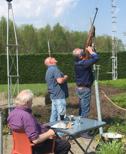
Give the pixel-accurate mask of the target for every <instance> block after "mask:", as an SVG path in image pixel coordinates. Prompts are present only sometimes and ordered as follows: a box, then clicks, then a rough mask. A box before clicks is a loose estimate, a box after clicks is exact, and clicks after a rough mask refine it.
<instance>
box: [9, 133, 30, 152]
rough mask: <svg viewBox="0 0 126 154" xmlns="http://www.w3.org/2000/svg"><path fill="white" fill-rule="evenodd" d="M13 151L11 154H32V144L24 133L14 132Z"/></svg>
mask: <svg viewBox="0 0 126 154" xmlns="http://www.w3.org/2000/svg"><path fill="white" fill-rule="evenodd" d="M12 136H13V150H12V153H11V154H32V144H31V142H30V141H29V139H28V137H27V135H26V134H25V133H24V132H15V131H12Z"/></svg>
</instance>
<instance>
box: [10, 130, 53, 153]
mask: <svg viewBox="0 0 126 154" xmlns="http://www.w3.org/2000/svg"><path fill="white" fill-rule="evenodd" d="M12 136H13V149H12V153H11V154H32V146H34V144H32V143H31V142H30V140H29V138H28V137H27V135H26V134H25V133H24V132H15V131H12ZM54 148H55V140H53V145H52V149H51V152H50V153H48V154H51V153H54ZM42 154H44V153H42Z"/></svg>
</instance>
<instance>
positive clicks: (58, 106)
mask: <svg viewBox="0 0 126 154" xmlns="http://www.w3.org/2000/svg"><path fill="white" fill-rule="evenodd" d="M51 101H52V110H51V116H50V122H55V121H57V120H60V113H61V112H64V113H66V100H65V99H51Z"/></svg>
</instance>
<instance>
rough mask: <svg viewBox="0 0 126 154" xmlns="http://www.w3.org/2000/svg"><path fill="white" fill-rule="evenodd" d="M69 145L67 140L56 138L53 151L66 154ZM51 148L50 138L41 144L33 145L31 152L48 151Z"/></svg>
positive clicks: (38, 153) (36, 153) (40, 153)
mask: <svg viewBox="0 0 126 154" xmlns="http://www.w3.org/2000/svg"><path fill="white" fill-rule="evenodd" d="M70 147H71V145H70V143H69V142H67V141H65V140H61V139H56V141H55V149H54V153H55V154H68V152H69V150H70ZM51 149H52V140H46V141H44V142H43V143H41V144H38V145H35V146H33V148H32V151H33V152H32V153H33V154H42V153H43V154H44V153H49V152H50V150H51Z"/></svg>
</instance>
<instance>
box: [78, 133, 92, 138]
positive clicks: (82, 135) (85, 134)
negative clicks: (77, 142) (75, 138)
mask: <svg viewBox="0 0 126 154" xmlns="http://www.w3.org/2000/svg"><path fill="white" fill-rule="evenodd" d="M80 136H81V137H83V138H86V139H92V138H93V136H91V135H89V134H88V132H85V133H82V134H81V135H80Z"/></svg>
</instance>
